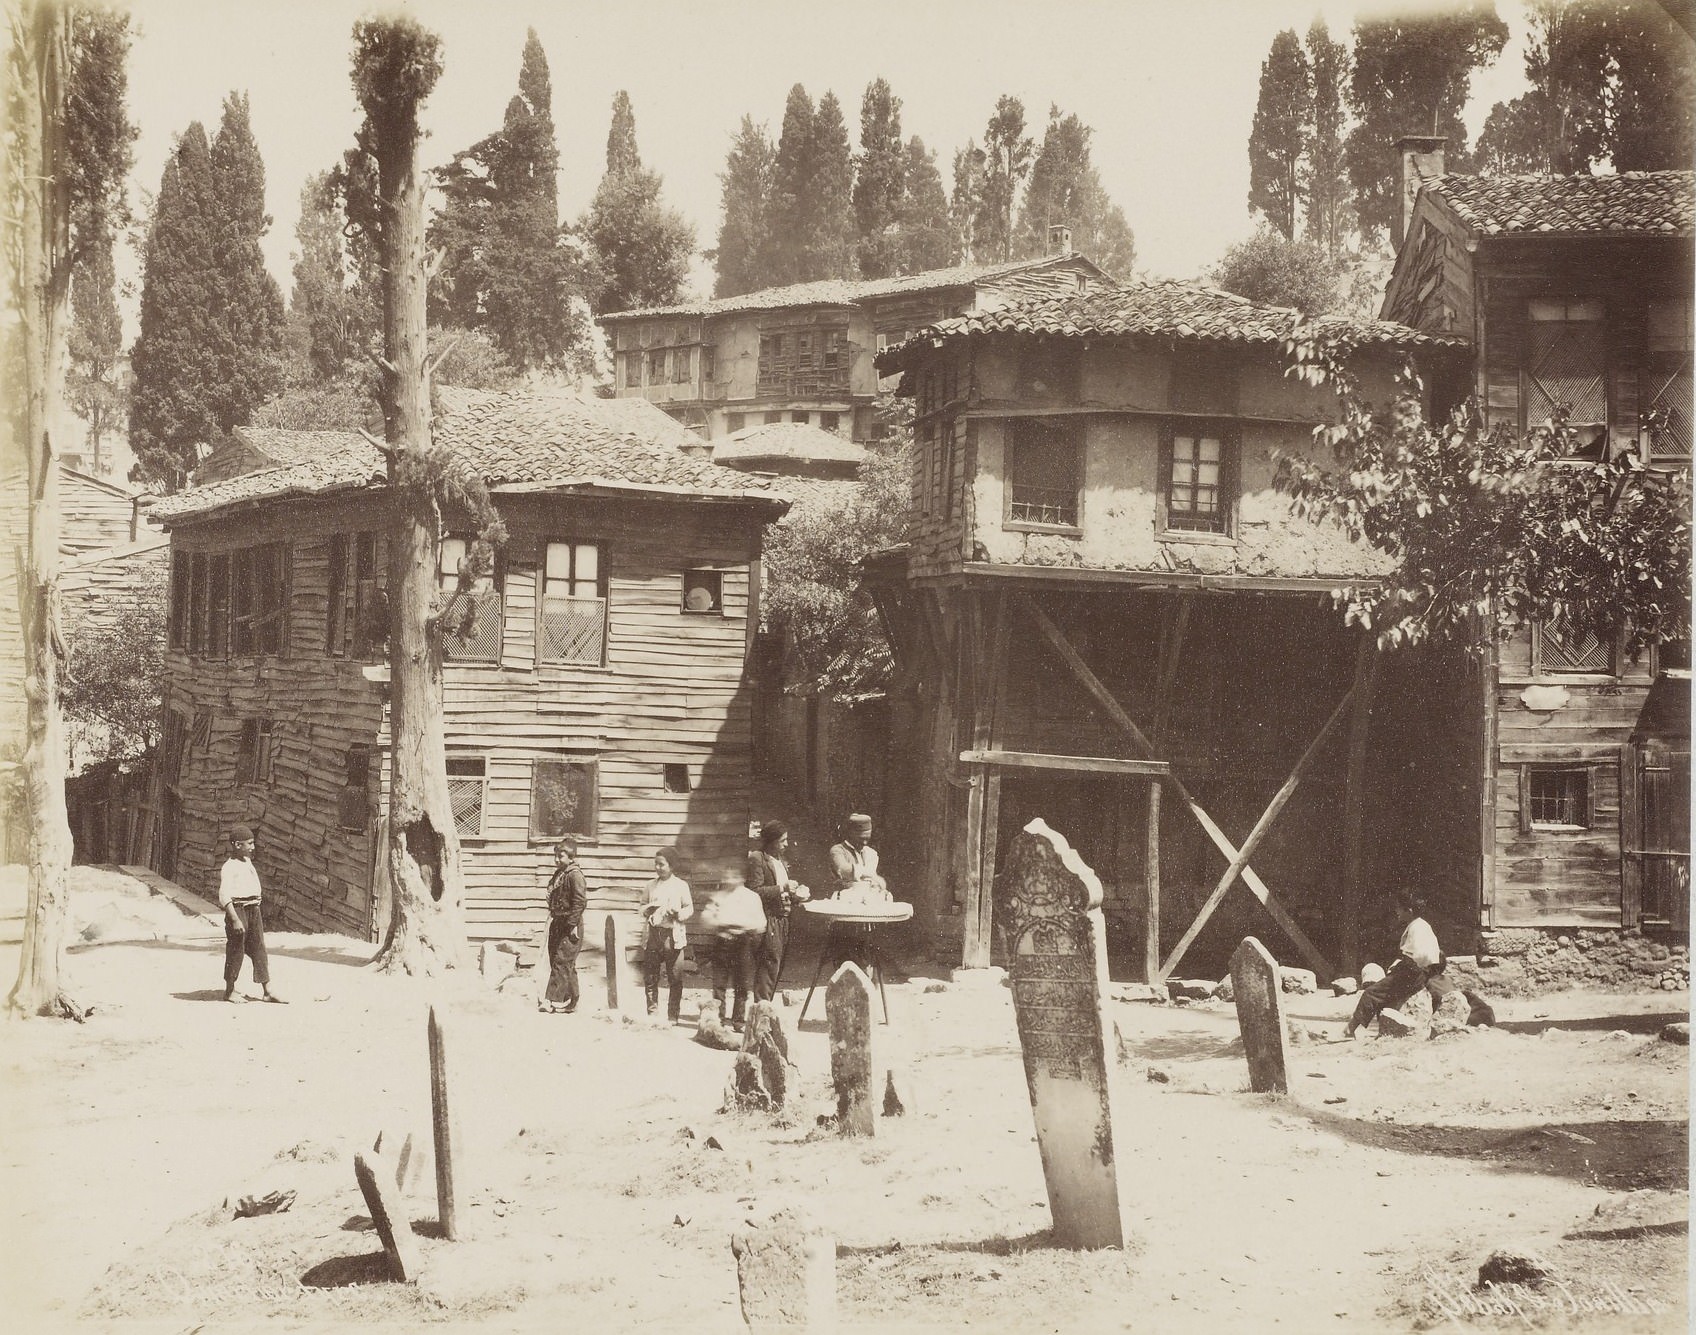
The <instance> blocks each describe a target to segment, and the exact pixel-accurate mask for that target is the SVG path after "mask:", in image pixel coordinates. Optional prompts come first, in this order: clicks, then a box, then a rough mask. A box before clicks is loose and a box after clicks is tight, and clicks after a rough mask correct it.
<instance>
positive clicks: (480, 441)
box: [150, 386, 783, 522]
mask: <svg viewBox="0 0 1696 1335" xmlns="http://www.w3.org/2000/svg"><path fill="white" fill-rule="evenodd" d="M438 397H439V401H440V410H439V411H438V412H437V413H436V415H435V418H434V421H433V432H434V437H435V441H436V443H437V444H439V445H445V446H447V447H448V448H449V449H451V450H452V451H453V452H454V453H455V454H456V455H458V456H459V457H460V458H461V459H463V460H464V461H465V462H466V463H468V464H470V465H471V466H472V467H473V468H475V469H477V470H478V471H479V472H480V473H481V474H482V475H483V477H484V479H485V481H487V483H488V484H489V486H490V487H491V488H494V489H496V490H499V489H501V488H515V489H527V488H542V487H561V488H564V487H595V488H604V489H610V490H622V491H649V492H653V491H659V492H668V493H673V494H677V495H685V496H703V497H717V498H723V499H753V500H759V501H766V502H771V503H774V504H775V503H781V501H782V499H783V498H782V496H781V494H780V492H779V489H778V488H777V487H775V486H774V485H772V484H771V483H770V482H769V481H768V480H767V479H765V478H761V477H739V478H738V479H737V481H736V483H735V484H734V485H727V479H726V475H725V472H724V470H721V469H718V468H716V467H715V466H714V465H713V463H712V461H711V460H710V459H707V458H705V457H704V451H703V452H702V453H700V454H695V453H689V452H686V451H685V450H684V449H683V448H682V446H683V445H684V444H685V443H692V444H695V445H703V446H704V445H705V442H704V441H703V440H701V438H700V437H699V436H696V435H695V434H694V433H693V432H690V431H688V430H687V428H683V427H680V426H678V424H677V423H675V422H674V421H672V419H671V418H669V417H667V416H666V415H665V413H663V412H661V411H660V410H659V409H657V408H653V407H652V405H649V404H641V407H639V408H634V409H633V408H630V407H628V406H615V405H617V404H619V401H617V400H608V399H595V398H590V397H584V396H580V395H577V394H573V393H570V392H566V391H545V390H544V391H534V392H529V393H523V394H505V393H496V392H493V391H489V390H472V389H459V388H451V387H446V386H444V387H443V388H442V389H441V390H440V391H439V393H438ZM633 402H634V403H641V401H640V400H624V401H623V405H628V404H631V403H633ZM656 418H658V419H663V422H662V421H656V420H655V419H656ZM680 432H681V433H682V435H681V436H680V435H679V434H678V433H680ZM240 434H241V436H242V438H243V439H244V440H245V441H247V442H248V443H249V444H251V445H252V446H253V447H254V448H255V449H258V450H259V451H261V452H262V453H264V454H266V455H267V456H268V457H270V458H273V459H276V460H278V465H277V466H276V467H274V468H262V469H258V470H255V471H253V472H250V473H244V474H241V475H240V476H237V477H232V478H228V479H226V480H224V481H221V482H214V483H210V484H208V485H206V486H203V487H190V488H189V489H187V490H185V491H180V492H178V493H176V494H175V495H173V496H168V497H163V498H161V499H160V500H159V501H158V502H157V503H156V504H155V505H154V506H153V507H152V509H151V511H150V513H151V514H152V515H154V516H155V517H157V518H159V519H163V520H165V521H167V522H169V521H171V520H179V519H183V518H186V517H189V516H201V515H205V514H208V513H210V512H211V511H214V510H218V509H222V508H223V507H225V506H228V505H232V504H236V503H238V502H240V501H247V500H254V499H257V498H259V497H267V498H271V497H280V496H314V495H324V494H327V493H330V492H336V491H346V490H351V489H356V488H360V487H366V486H371V485H373V484H378V483H381V482H383V481H384V480H385V479H386V476H387V470H386V467H385V464H384V460H383V456H382V454H381V452H380V451H378V450H377V449H376V448H375V447H374V446H373V445H372V444H371V443H370V442H369V441H367V440H365V439H364V438H363V437H362V436H358V435H351V434H348V433H346V432H339V431H312V432H305V431H281V430H275V429H260V430H254V429H249V428H242V429H241V432H240ZM685 437H686V438H687V441H685V439H684V438H685Z"/></svg>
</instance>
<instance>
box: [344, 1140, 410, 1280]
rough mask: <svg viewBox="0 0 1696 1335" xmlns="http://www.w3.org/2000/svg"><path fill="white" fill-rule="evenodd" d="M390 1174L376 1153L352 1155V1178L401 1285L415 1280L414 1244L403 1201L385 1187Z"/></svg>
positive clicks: (391, 1189) (390, 1168)
mask: <svg viewBox="0 0 1696 1335" xmlns="http://www.w3.org/2000/svg"><path fill="white" fill-rule="evenodd" d="M394 1172H395V1170H394V1168H393V1166H392V1165H391V1164H390V1163H389V1161H388V1159H387V1157H386V1156H384V1155H383V1154H381V1153H379V1152H378V1151H377V1150H372V1151H371V1153H370V1154H355V1155H354V1156H353V1175H354V1177H355V1178H356V1179H358V1182H359V1191H360V1194H361V1195H362V1196H364V1197H365V1208H366V1209H367V1210H369V1211H370V1212H371V1222H372V1223H373V1224H375V1225H376V1226H377V1236H378V1237H379V1238H380V1239H382V1243H383V1255H384V1256H386V1257H387V1258H388V1261H389V1273H390V1274H391V1275H393V1276H394V1277H395V1278H396V1279H398V1280H400V1281H401V1282H402V1283H403V1284H404V1283H410V1282H411V1281H412V1280H415V1279H417V1278H418V1265H419V1261H418V1243H417V1241H416V1239H414V1238H413V1236H412V1222H411V1221H410V1220H409V1219H408V1218H407V1217H406V1204H405V1202H404V1201H402V1200H401V1198H400V1193H399V1192H398V1191H396V1190H394V1189H393V1188H392V1187H390V1186H389V1180H390V1179H391V1178H392V1177H393V1176H394Z"/></svg>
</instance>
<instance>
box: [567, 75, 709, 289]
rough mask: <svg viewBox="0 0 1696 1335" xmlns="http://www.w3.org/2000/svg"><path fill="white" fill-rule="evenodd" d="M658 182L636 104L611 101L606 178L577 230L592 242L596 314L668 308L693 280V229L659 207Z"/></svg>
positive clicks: (625, 97) (622, 98)
mask: <svg viewBox="0 0 1696 1335" xmlns="http://www.w3.org/2000/svg"><path fill="white" fill-rule="evenodd" d="M660 186H661V180H660V174H659V173H658V172H656V171H650V170H648V169H647V168H645V167H643V166H642V158H641V154H640V153H638V152H637V149H636V113H635V112H634V110H633V109H632V108H631V105H630V96H629V94H628V93H625V92H623V91H620V92H619V93H618V95H617V96H616V97H614V98H613V103H612V129H611V131H610V132H609V134H608V135H607V171H606V175H605V176H603V177H602V178H601V184H600V186H599V188H598V189H597V190H596V191H595V198H594V200H593V201H592V202H591V203H590V205H589V211H588V213H586V214H585V215H584V218H583V221H582V222H581V223H580V224H579V226H578V230H579V231H580V232H581V233H582V235H583V236H584V238H585V239H586V240H587V241H588V242H589V246H590V249H591V251H592V253H593V255H594V263H595V268H596V270H597V273H598V278H599V282H598V284H597V292H596V296H595V302H594V306H595V310H596V311H597V312H606V311H625V310H631V309H634V308H636V307H640V306H669V305H671V304H672V303H674V302H675V301H677V299H678V297H679V295H680V294H681V293H682V290H683V283H684V280H685V279H686V278H687V277H688V276H689V257H690V256H691V255H692V254H694V251H695V228H694V226H693V225H692V224H690V223H689V222H688V221H687V220H686V219H685V218H684V217H683V215H682V214H681V213H679V212H677V210H676V209H668V208H666V207H665V206H664V205H662V204H661V203H660Z"/></svg>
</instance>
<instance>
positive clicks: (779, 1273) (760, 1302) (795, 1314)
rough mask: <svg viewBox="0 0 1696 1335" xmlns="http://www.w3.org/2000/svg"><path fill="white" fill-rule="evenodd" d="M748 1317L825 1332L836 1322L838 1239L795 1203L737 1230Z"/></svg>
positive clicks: (734, 1239)
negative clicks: (796, 1207) (806, 1214)
mask: <svg viewBox="0 0 1696 1335" xmlns="http://www.w3.org/2000/svg"><path fill="white" fill-rule="evenodd" d="M730 1251H731V1254H732V1255H733V1256H735V1258H736V1283H737V1287H738V1288H739V1289H740V1290H741V1296H742V1319H743V1320H744V1321H745V1322H747V1323H748V1329H749V1330H750V1331H753V1332H754V1335H761V1333H762V1332H765V1331H800V1330H808V1331H813V1332H815V1333H822V1332H824V1331H828V1330H831V1329H833V1328H834V1326H835V1324H836V1242H835V1240H834V1239H833V1238H832V1237H831V1236H830V1235H829V1234H827V1233H825V1232H824V1231H823V1229H821V1228H820V1227H818V1226H817V1225H815V1224H814V1223H812V1221H810V1220H809V1219H808V1218H807V1217H806V1216H805V1215H804V1214H802V1213H801V1212H800V1211H799V1210H797V1209H794V1208H785V1209H779V1210H775V1211H773V1212H771V1213H770V1214H768V1215H766V1216H764V1217H762V1218H757V1219H748V1220H746V1221H745V1222H744V1224H743V1226H742V1227H741V1228H739V1229H738V1230H737V1231H736V1232H735V1233H733V1234H731V1238H730Z"/></svg>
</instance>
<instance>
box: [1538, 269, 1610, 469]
mask: <svg viewBox="0 0 1696 1335" xmlns="http://www.w3.org/2000/svg"><path fill="white" fill-rule="evenodd" d="M1554 306H1561V307H1564V308H1565V309H1566V311H1568V312H1570V311H1571V310H1572V309H1573V308H1575V307H1595V308H1596V309H1597V311H1598V314H1597V315H1596V316H1595V317H1593V318H1591V317H1583V318H1577V319H1575V318H1573V317H1572V316H1571V314H1570V313H1569V314H1565V315H1563V316H1562V317H1561V318H1560V319H1550V318H1548V317H1546V316H1541V315H1539V314H1538V308H1539V307H1554ZM1556 325H1559V326H1562V327H1569V326H1584V325H1590V326H1594V327H1595V328H1596V330H1597V336H1598V340H1599V343H1600V349H1599V354H1598V358H1597V368H1596V379H1597V380H1598V381H1599V382H1600V383H1601V388H1602V416H1601V419H1600V420H1599V421H1596V420H1589V419H1586V420H1583V421H1576V420H1575V421H1569V422H1568V423H1567V425H1568V426H1570V427H1576V428H1581V429H1582V428H1597V429H1598V432H1599V434H1598V436H1597V437H1596V439H1595V440H1594V441H1593V442H1592V443H1591V444H1590V445H1589V446H1582V445H1581V446H1580V448H1579V450H1578V451H1576V452H1574V453H1573V454H1570V455H1567V456H1565V457H1567V458H1569V459H1572V460H1573V461H1574V462H1577V463H1590V462H1593V461H1594V460H1593V454H1606V453H1607V451H1608V450H1609V449H1610V448H1611V440H1610V432H1611V425H1612V422H1613V407H1614V395H1613V383H1612V380H1613V377H1612V358H1611V356H1610V353H1611V351H1612V349H1611V347H1610V328H1611V326H1610V322H1609V319H1608V303H1607V301H1606V300H1605V299H1604V298H1602V297H1600V296H1596V295H1583V296H1580V295H1576V294H1571V293H1568V294H1558V293H1550V294H1543V295H1538V296H1531V297H1527V298H1526V301H1525V306H1524V321H1523V324H1522V326H1521V329H1522V333H1521V340H1520V348H1519V429H1520V434H1521V436H1525V435H1528V434H1529V433H1530V432H1531V431H1533V430H1534V429H1535V428H1537V427H1539V426H1541V425H1542V424H1543V423H1544V421H1546V420H1548V418H1549V416H1551V415H1552V413H1553V406H1554V402H1555V401H1554V400H1551V404H1550V411H1549V413H1545V414H1543V415H1541V416H1537V415H1534V414H1533V411H1532V407H1531V399H1532V395H1533V394H1536V395H1538V396H1539V397H1541V398H1544V399H1549V398H1550V395H1549V394H1548V392H1547V391H1546V390H1545V389H1544V388H1543V386H1542V384H1541V383H1540V382H1539V380H1538V377H1537V369H1536V367H1535V366H1533V364H1532V359H1533V357H1534V356H1535V355H1536V353H1535V350H1534V349H1533V347H1532V343H1533V339H1532V331H1533V330H1534V329H1538V328H1548V327H1551V326H1556Z"/></svg>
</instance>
